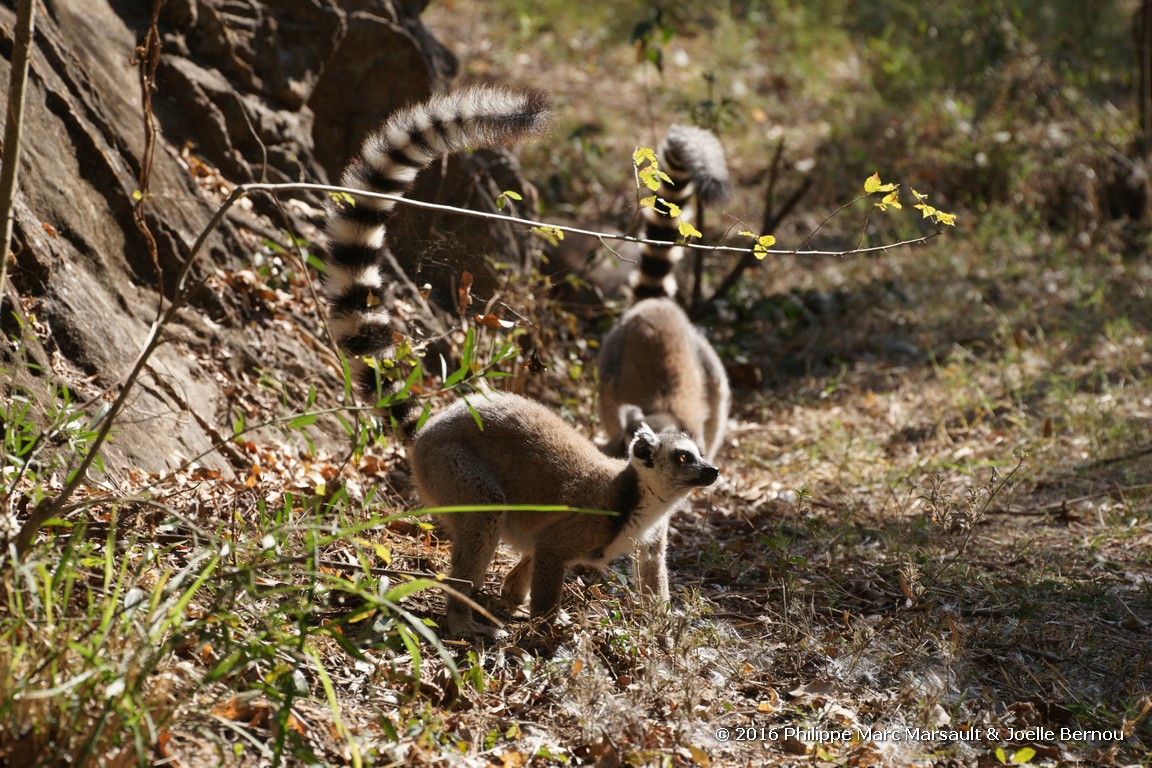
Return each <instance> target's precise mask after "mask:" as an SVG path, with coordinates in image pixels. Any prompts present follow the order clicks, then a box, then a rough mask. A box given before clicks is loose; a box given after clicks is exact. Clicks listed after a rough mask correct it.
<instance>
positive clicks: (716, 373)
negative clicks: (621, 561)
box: [597, 126, 731, 601]
mask: <svg viewBox="0 0 1152 768" xmlns="http://www.w3.org/2000/svg"><path fill="white" fill-rule="evenodd" d="M657 155H658V157H659V159H660V167H661V168H663V169H665V171H666V172H667V174H668V175H669V177H670V178H671V183H669V182H668V181H661V187H660V190H659V191H658V192H657V194H658V195H659V196H660V197H663V198H664V199H665V200H669V201H671V202H674V203H676V204H677V205H679V206H680V207H681V209H682V213H681V216H684V217H691V216H692V212H693V211H692V207H691V205H690V203H691V202H692V197H693V194H695V196H696V199H697V201H698V202H699V203H701V204H703V203H705V202H712V201H716V200H722V199H724V198H726V197H727V196H728V167H727V164H726V163H725V161H724V150H723V149H722V148H721V146H720V142H719V140H717V138H716V136H715V135H714V134H712V133H711V132H710V131H706V130H703V129H701V128H691V127H687V126H673V127H672V128H671V129H670V130H669V131H668V136H667V137H666V138H665V139H664V141H663V143H661V145H660V147H659V148H658V150H657ZM644 221H645V233H644V234H645V238H646V239H655V240H675V239H676V237H677V236H678V231H677V229H676V228H675V227H674V226H672V224H671V219H669V218H668V217H667V216H663V215H662V214H658V213H656V212H655V211H653V210H652V209H650V208H645V209H644ZM683 250H684V249H683V248H680V247H679V246H672V247H666V248H662V247H655V246H651V245H644V246H642V256H641V260H640V268H639V270H637V271H636V272H633V279H632V285H633V298H634V299H635V300H636V304H635V305H634V306H633V307H632V308H631V309H629V310H628V311H627V312H626V313H625V314H624V317H623V318H621V320H620V323H619V324H618V325H617V326H616V327H615V328H613V329H612V330H611V331H609V332H608V334H607V335H606V336H605V337H604V339H603V340H602V342H601V347H600V355H599V359H598V360H597V368H598V370H599V378H600V391H599V398H600V421H601V424H602V425H603V427H604V430H605V431H606V432H607V433H608V443H607V445H606V446H605V451H606V452H608V453H610V454H612V455H616V456H619V455H623V454H624V451H625V450H626V448H627V446H628V444H629V443H630V442H631V441H632V439H633V435H634V434H636V432H637V430H638V429H640V428H641V425H644V424H648V425H650V427H651V428H652V429H655V430H656V431H657V432H658V433H662V432H664V431H665V430H671V431H673V432H686V433H688V434H689V435H691V436H692V438H693V439H694V440H695V441H696V444H697V445H698V446H699V447H700V450H701V452H702V453H703V455H704V457H705V459H706V460H707V461H712V460H713V458H714V457H715V456H716V453H717V451H719V449H720V444H721V441H722V440H723V438H724V432H725V429H726V427H727V423H728V409H729V405H730V401H731V394H730V391H729V386H728V375H727V374H726V373H725V371H724V365H723V364H722V363H721V362H720V358H719V356H717V354H716V351H715V350H714V349H713V348H712V345H711V344H709V343H708V339H706V338H705V337H704V334H703V333H701V332H700V330H699V329H697V328H696V326H694V325H692V322H691V321H690V320H689V319H688V315H687V314H685V312H684V310H683V309H681V307H680V305H679V304H677V303H676V301H675V300H674V299H673V298H672V297H673V296H675V294H676V277H675V275H674V274H673V270H674V269H675V266H676V263H677V262H678V261H679V260H680V258H681V256H682V255H683ZM669 517H671V515H669V516H667V517H665V518H664V519H663V520H662V521H661V522H660V524H659V526H658V527H657V528H656V529H655V530H654V531H653V535H652V537H651V538H650V539H649V542H648V548H647V551H643V550H642V551H641V552H640V554H639V555H638V557H637V563H641V562H643V561H644V560H645V559H648V560H658V561H659V562H661V563H663V562H665V559H666V557H665V552H666V550H667V547H668V519H669ZM661 576H662V578H663V579H664V581H663V582H662V583H659V584H657V585H656V586H655V588H653V589H652V590H651V592H652V593H653V594H654V595H655V596H656V597H658V598H659V599H660V600H661V601H666V600H667V599H668V587H667V567H665V569H664V570H663V571H662V573H661Z"/></svg>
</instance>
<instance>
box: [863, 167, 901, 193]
mask: <svg viewBox="0 0 1152 768" xmlns="http://www.w3.org/2000/svg"><path fill="white" fill-rule="evenodd" d="M894 189H896V185H895V184H885V183H884V182H882V181H880V171H876V173H874V174H872V175H871V176H869V177H868V178H867V179H865V180H864V191H865V192H866V193H868V194H869V195H870V194H872V193H873V192H891V191H893V190H894Z"/></svg>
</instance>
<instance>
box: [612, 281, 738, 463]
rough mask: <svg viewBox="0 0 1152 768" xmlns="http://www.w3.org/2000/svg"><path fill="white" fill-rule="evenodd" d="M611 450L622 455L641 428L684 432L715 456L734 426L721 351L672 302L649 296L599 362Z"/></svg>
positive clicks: (709, 457) (632, 311)
mask: <svg viewBox="0 0 1152 768" xmlns="http://www.w3.org/2000/svg"><path fill="white" fill-rule="evenodd" d="M597 365H598V367H599V373H600V423H601V424H602V425H603V427H604V430H605V431H606V432H607V433H608V436H609V440H608V445H607V446H606V450H607V451H608V452H609V453H611V454H612V455H614V456H621V455H623V453H624V449H625V446H626V444H627V442H628V441H629V440H630V436H631V434H632V432H633V430H634V429H635V428H636V426H637V425H638V424H640V423H642V422H644V423H647V424H648V425H650V426H651V427H652V428H653V429H655V430H657V431H659V430H664V429H674V430H683V431H685V432H687V433H688V434H689V435H691V436H692V438H693V439H694V440H696V442H697V444H698V445H699V446H700V450H701V453H703V455H704V458H705V459H706V460H708V461H712V460H713V459H714V458H715V457H716V453H717V452H718V451H719V450H720V446H721V444H722V443H723V439H724V433H725V431H726V429H727V424H728V410H729V407H730V403H731V392H730V389H729V386H728V375H727V374H726V373H725V371H724V365H723V364H722V363H721V362H720V358H719V356H718V355H717V354H716V351H715V350H714V349H713V348H712V345H711V344H709V343H708V340H707V339H706V338H704V334H703V333H701V332H700V331H699V329H697V328H696V326H694V325H692V322H691V321H690V320H689V319H688V316H687V315H686V314H684V310H682V309H681V308H680V306H679V305H678V304H676V302H674V301H672V300H671V299H644V300H643V301H641V302H639V303H638V304H636V306H634V307H632V308H631V309H629V310H628V312H626V313H625V314H624V317H623V318H622V319H621V320H620V323H619V324H618V325H617V326H616V327H615V328H613V329H612V330H611V331H609V332H608V335H607V336H605V337H604V339H603V341H602V342H601V346H600V357H599V359H598V361H597Z"/></svg>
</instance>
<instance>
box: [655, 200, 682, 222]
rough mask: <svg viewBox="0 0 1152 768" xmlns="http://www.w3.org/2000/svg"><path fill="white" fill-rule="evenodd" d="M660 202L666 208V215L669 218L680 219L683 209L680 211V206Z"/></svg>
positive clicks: (664, 201)
mask: <svg viewBox="0 0 1152 768" xmlns="http://www.w3.org/2000/svg"><path fill="white" fill-rule="evenodd" d="M660 202H662V203H664V205H666V206H668V215H669V216H671V217H672V218H674V219H678V218H680V214H681V213H683V209H681V208H680V206H678V205H676V203H670V202H668V201H667V200H661V201H660Z"/></svg>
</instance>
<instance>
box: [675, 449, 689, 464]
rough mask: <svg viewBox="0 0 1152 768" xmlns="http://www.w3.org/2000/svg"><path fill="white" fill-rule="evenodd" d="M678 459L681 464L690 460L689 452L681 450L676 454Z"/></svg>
mask: <svg viewBox="0 0 1152 768" xmlns="http://www.w3.org/2000/svg"><path fill="white" fill-rule="evenodd" d="M676 461H678V462H680V463H681V464H684V463H686V462H687V461H688V454H687V453H685V452H684V451H680V452H679V453H677V454H676Z"/></svg>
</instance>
